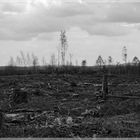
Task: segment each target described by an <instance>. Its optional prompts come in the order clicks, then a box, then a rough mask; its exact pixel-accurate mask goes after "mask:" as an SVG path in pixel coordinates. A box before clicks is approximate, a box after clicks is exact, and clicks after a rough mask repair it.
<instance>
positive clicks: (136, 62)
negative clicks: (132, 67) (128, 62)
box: [132, 56, 140, 64]
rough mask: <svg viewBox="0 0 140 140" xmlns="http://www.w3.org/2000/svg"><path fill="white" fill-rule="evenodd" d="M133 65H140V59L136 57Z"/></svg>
mask: <svg viewBox="0 0 140 140" xmlns="http://www.w3.org/2000/svg"><path fill="white" fill-rule="evenodd" d="M132 63H133V64H139V63H140V60H139V59H138V57H137V56H135V57H134V58H133V60H132Z"/></svg>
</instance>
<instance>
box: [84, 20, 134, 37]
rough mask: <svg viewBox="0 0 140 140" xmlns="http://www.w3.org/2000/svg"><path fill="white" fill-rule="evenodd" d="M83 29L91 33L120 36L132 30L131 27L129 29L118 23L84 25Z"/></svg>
mask: <svg viewBox="0 0 140 140" xmlns="http://www.w3.org/2000/svg"><path fill="white" fill-rule="evenodd" d="M83 29H85V30H87V31H88V33H90V34H92V35H103V36H122V35H127V34H128V33H131V32H132V29H129V27H127V26H123V25H122V24H118V23H98V24H95V25H94V26H85V27H83Z"/></svg>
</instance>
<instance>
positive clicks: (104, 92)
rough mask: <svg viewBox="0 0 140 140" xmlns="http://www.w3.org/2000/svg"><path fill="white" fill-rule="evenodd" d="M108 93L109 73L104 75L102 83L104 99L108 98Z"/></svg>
mask: <svg viewBox="0 0 140 140" xmlns="http://www.w3.org/2000/svg"><path fill="white" fill-rule="evenodd" d="M107 95H108V77H107V75H104V76H103V83H102V97H103V99H104V100H106V97H107Z"/></svg>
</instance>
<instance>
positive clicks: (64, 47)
mask: <svg viewBox="0 0 140 140" xmlns="http://www.w3.org/2000/svg"><path fill="white" fill-rule="evenodd" d="M60 36H61V38H60V40H61V65H65V61H66V58H65V57H66V51H67V48H68V44H67V38H66V31H65V30H64V31H61V35H60Z"/></svg>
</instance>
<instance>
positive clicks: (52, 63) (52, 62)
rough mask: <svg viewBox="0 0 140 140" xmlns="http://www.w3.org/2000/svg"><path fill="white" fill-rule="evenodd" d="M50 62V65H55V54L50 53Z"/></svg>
mask: <svg viewBox="0 0 140 140" xmlns="http://www.w3.org/2000/svg"><path fill="white" fill-rule="evenodd" d="M50 64H51V65H52V66H55V65H56V58H55V54H52V55H51V60H50Z"/></svg>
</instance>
